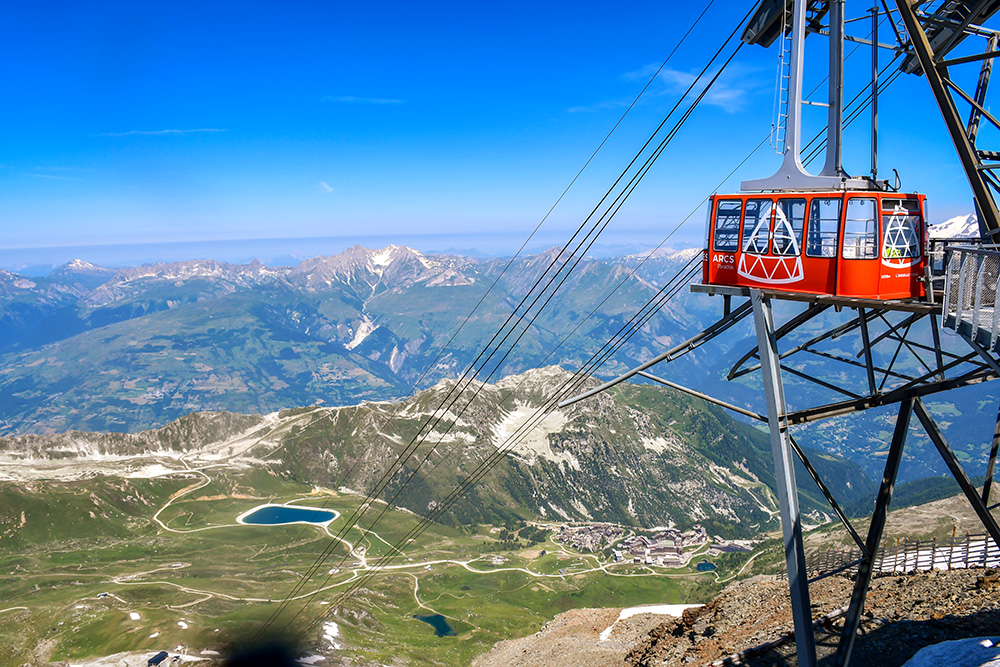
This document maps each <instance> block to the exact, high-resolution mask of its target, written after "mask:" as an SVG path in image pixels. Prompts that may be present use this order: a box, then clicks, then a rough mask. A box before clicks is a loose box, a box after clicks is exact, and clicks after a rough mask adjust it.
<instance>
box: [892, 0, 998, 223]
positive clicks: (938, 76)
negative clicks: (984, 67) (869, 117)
mask: <svg viewBox="0 0 1000 667" xmlns="http://www.w3.org/2000/svg"><path fill="white" fill-rule="evenodd" d="M895 1H896V8H897V9H898V10H899V14H900V16H901V17H902V18H903V23H904V24H905V25H906V32H907V33H908V34H909V36H910V42H911V43H912V44H913V52H914V53H915V54H916V56H917V58H918V60H919V61H920V66H921V68H922V69H923V71H924V75H925V76H926V77H927V82H928V83H929V84H930V86H931V92H932V93H933V94H934V99H935V100H936V101H937V104H938V108H939V109H940V111H941V116H942V117H943V118H944V123H945V126H946V127H947V128H948V134H950V135H951V140H952V143H953V144H954V145H955V151H956V152H957V153H958V158H959V160H960V161H961V162H962V168H963V169H964V170H965V176H966V178H967V179H968V180H969V185H970V186H971V187H972V194H973V195H974V196H975V198H976V203H977V205H978V207H979V210H980V212H981V213H982V217H981V218H980V219H981V220H982V221H983V223H984V226H985V231H986V232H987V234H986V236H985V237H984V238H983V240H984V241H986V240H992V239H997V238H1000V210H998V209H997V204H996V202H995V201H994V200H993V195H992V193H991V192H990V190H989V188H988V187H987V185H986V182H985V181H984V180H983V177H982V173H981V172H980V170H979V166H980V165H981V163H980V161H979V156H978V155H977V154H976V148H975V146H973V144H972V142H971V141H969V135H968V134H966V129H965V126H964V125H963V124H962V120H961V118H959V116H958V109H956V108H955V101H954V100H953V99H952V98H951V95H950V94H949V93H948V88H947V85H946V84H945V82H944V78H947V76H945V77H944V78H942V72H941V71H940V70H939V69H938V67H939V66H938V65H937V64H936V63H935V62H934V52H933V50H932V49H931V45H930V42H929V41H928V40H927V34H926V33H925V32H924V29H923V28H922V27H921V26H920V23H919V21H917V17H916V14H915V13H914V11H913V7H912V6H911V4H910V1H909V0H895ZM941 69H942V70H943V71H944V73H945V75H947V71H948V70H947V68H945V67H942V68H941Z"/></svg>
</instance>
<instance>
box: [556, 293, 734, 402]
mask: <svg viewBox="0 0 1000 667" xmlns="http://www.w3.org/2000/svg"><path fill="white" fill-rule="evenodd" d="M750 311H751V306H750V302H749V301H748V302H746V303H743V304H740V306H739V307H738V308H737V309H736V310H734V311H733V312H731V313H729V314H728V315H726V316H725V317H723V318H722V319H721V320H719V321H717V322H715V323H714V324H712V325H711V326H710V327H708V328H707V329H704V330H703V331H702V332H701V333H698V334H695V335H694V336H692V337H691V338H688V339H687V340H686V341H684V342H683V343H680V344H679V345H675V346H674V347H672V348H670V349H669V350H667V351H666V352H664V353H663V354H660V355H658V356H655V357H653V358H652V359H650V360H649V361H647V362H646V363H644V364H641V365H639V366H636V367H635V368H633V369H632V370H630V371H628V372H627V373H624V374H622V375H619V376H618V377H616V378H615V379H614V380H609V381H608V382H605V383H604V384H602V385H601V386H600V387H597V388H595V389H591V390H590V391H587V392H584V393H582V394H580V395H579V396H574V397H572V398H567V399H566V400H565V401H562V402H561V403H559V405H558V407H560V408H565V407H568V406H570V405H573V404H574V403H577V402H579V401H582V400H583V399H585V398H590V397H591V396H594V395H595V394H599V393H601V392H602V391H606V390H608V389H611V387H614V386H615V385H616V384H620V383H622V382H624V381H625V380H627V379H629V378H630V377H634V376H636V375H638V374H639V373H641V372H642V371H644V370H648V369H650V368H652V367H653V366H655V365H656V364H658V363H660V362H662V361H673V360H674V359H677V358H678V357H682V356H684V355H685V354H687V353H688V352H690V351H692V350H694V349H697V348H698V347H699V346H701V345H703V344H704V343H707V342H708V341H710V340H712V339H713V338H715V337H716V336H718V335H719V334H721V333H722V332H724V331H726V330H727V329H729V327H731V326H733V325H734V324H736V323H737V322H739V321H740V320H742V319H743V318H744V317H746V316H747V315H748V314H749V313H750Z"/></svg>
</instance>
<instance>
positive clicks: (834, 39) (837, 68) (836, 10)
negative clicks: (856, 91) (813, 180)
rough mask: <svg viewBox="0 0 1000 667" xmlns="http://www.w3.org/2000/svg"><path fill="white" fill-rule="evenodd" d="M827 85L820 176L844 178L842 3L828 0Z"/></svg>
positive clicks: (842, 1)
mask: <svg viewBox="0 0 1000 667" xmlns="http://www.w3.org/2000/svg"><path fill="white" fill-rule="evenodd" d="M828 79H829V82H830V86H829V93H828V98H827V102H828V104H829V105H830V106H829V109H827V120H826V164H824V165H823V170H822V171H821V172H820V176H836V177H840V176H843V175H844V166H843V164H842V163H841V153H842V150H841V145H842V142H843V136H844V0H830V76H829V77H828Z"/></svg>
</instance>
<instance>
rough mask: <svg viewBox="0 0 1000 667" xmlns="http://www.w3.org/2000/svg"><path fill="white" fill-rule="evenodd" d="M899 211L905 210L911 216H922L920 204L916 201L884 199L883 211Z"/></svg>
mask: <svg viewBox="0 0 1000 667" xmlns="http://www.w3.org/2000/svg"><path fill="white" fill-rule="evenodd" d="M898 209H903V210H904V211H906V212H907V213H909V214H910V215H919V214H920V202H919V201H917V200H916V199H888V198H886V199H883V200H882V211H883V212H887V211H895V210H898Z"/></svg>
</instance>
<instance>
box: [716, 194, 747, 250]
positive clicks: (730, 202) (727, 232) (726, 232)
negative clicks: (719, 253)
mask: <svg viewBox="0 0 1000 667" xmlns="http://www.w3.org/2000/svg"><path fill="white" fill-rule="evenodd" d="M742 212H743V202H742V201H740V200H739V199H722V200H720V201H719V205H718V207H717V208H716V212H715V249H716V250H729V251H732V250H736V249H737V248H739V238H740V213H742Z"/></svg>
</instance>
